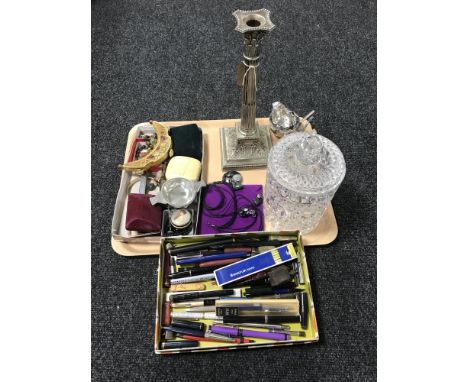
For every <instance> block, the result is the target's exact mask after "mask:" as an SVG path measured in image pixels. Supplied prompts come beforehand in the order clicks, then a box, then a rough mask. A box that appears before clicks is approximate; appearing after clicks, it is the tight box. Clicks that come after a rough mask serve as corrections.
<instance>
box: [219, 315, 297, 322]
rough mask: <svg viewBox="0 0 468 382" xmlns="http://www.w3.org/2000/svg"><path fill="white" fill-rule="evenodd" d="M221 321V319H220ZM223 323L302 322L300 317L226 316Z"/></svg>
mask: <svg viewBox="0 0 468 382" xmlns="http://www.w3.org/2000/svg"><path fill="white" fill-rule="evenodd" d="M220 319H221V317H220ZM222 320H223V323H224V322H225V323H232V324H240V323H243V322H249V323H261V324H282V323H283V322H300V321H301V317H300V316H224V317H222Z"/></svg>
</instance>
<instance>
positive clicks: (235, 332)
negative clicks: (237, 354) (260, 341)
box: [210, 325, 291, 341]
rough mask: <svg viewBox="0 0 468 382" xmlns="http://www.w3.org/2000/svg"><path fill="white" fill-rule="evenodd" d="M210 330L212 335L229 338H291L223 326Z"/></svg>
mask: <svg viewBox="0 0 468 382" xmlns="http://www.w3.org/2000/svg"><path fill="white" fill-rule="evenodd" d="M210 330H211V332H213V333H217V334H224V335H226V336H231V337H253V338H264V339H267V340H274V341H284V340H289V339H290V338H291V336H290V335H289V334H285V333H271V332H260V331H258V330H248V329H239V328H227V327H225V326H219V325H212V326H210Z"/></svg>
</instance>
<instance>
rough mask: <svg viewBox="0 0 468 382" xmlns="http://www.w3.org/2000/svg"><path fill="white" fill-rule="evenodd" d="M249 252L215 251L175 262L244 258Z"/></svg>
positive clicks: (193, 262) (194, 262) (195, 262)
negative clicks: (211, 253) (215, 252)
mask: <svg viewBox="0 0 468 382" xmlns="http://www.w3.org/2000/svg"><path fill="white" fill-rule="evenodd" d="M249 256H250V254H248V253H247V252H230V253H217V254H214V255H207V256H194V257H187V258H183V259H177V261H176V262H177V264H178V265H179V264H180V265H182V264H197V263H203V262H207V261H214V260H225V259H233V258H245V257H249Z"/></svg>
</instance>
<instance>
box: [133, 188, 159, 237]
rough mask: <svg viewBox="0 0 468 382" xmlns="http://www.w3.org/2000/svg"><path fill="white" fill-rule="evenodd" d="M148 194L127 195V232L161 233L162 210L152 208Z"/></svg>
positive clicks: (155, 207)
mask: <svg viewBox="0 0 468 382" xmlns="http://www.w3.org/2000/svg"><path fill="white" fill-rule="evenodd" d="M152 196H153V195H150V194H128V202H127V218H126V220H125V228H126V229H127V230H129V231H138V232H141V233H151V232H160V231H161V221H162V208H161V206H160V205H155V206H153V205H152V204H151V202H150V198H151V197H152Z"/></svg>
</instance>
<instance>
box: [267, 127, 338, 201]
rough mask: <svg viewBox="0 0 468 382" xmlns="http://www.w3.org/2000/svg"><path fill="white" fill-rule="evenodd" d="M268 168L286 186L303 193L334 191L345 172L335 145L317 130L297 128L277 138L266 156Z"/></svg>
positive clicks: (295, 191)
mask: <svg viewBox="0 0 468 382" xmlns="http://www.w3.org/2000/svg"><path fill="white" fill-rule="evenodd" d="M268 172H269V174H270V175H271V176H273V178H274V179H275V180H276V181H277V182H278V183H279V184H281V185H282V186H283V187H285V188H286V189H288V190H290V191H292V192H293V193H296V194H300V195H303V196H306V197H308V196H319V195H322V194H326V193H329V192H335V191H336V189H337V188H338V187H339V185H340V184H341V182H342V181H343V178H344V176H345V173H346V164H345V160H344V158H343V154H342V153H341V151H340V149H339V148H338V146H336V145H335V144H334V143H333V142H332V141H330V140H329V139H327V138H325V137H324V136H322V135H319V134H317V133H315V132H314V133H308V132H297V133H292V134H289V135H287V136H285V137H284V138H282V139H280V140H279V141H278V142H277V143H276V144H275V145H274V146H273V148H272V149H271V151H270V154H269V156H268Z"/></svg>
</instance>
